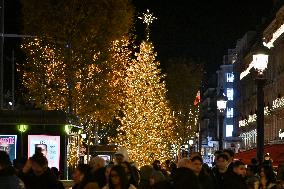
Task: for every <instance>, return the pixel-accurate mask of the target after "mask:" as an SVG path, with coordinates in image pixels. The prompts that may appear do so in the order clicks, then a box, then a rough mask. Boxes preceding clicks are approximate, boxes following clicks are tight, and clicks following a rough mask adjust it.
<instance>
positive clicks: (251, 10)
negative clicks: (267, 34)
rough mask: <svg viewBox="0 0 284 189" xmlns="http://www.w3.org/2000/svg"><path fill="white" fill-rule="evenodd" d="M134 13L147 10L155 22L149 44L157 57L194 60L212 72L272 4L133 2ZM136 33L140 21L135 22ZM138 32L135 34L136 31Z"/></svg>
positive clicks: (251, 0)
mask: <svg viewBox="0 0 284 189" xmlns="http://www.w3.org/2000/svg"><path fill="white" fill-rule="evenodd" d="M134 4H135V6H136V7H137V12H138V13H139V12H143V11H145V10H146V9H147V8H149V9H150V11H151V12H153V13H154V16H155V17H157V18H158V19H157V20H155V21H154V23H153V24H152V27H151V29H152V33H151V40H152V41H153V42H154V45H155V48H156V51H157V52H158V57H159V59H160V60H161V64H163V60H165V59H167V58H171V57H180V56H184V57H189V58H197V59H200V60H202V61H204V62H205V63H206V69H207V71H208V72H212V73H213V72H215V71H216V69H217V67H218V66H219V65H220V64H221V63H222V58H223V55H225V54H226V53H227V49H229V48H234V47H235V44H236V41H237V40H238V39H239V38H241V37H242V36H243V35H244V34H245V32H247V31H249V30H255V29H256V26H257V25H258V24H260V23H261V20H262V18H263V17H265V16H267V15H269V13H270V12H271V10H272V5H273V2H272V0H263V1H262V0H216V1H214V0H175V1H173V0H134ZM137 22H140V23H137V24H136V25H138V28H137V29H138V30H139V28H140V27H141V26H140V25H141V21H140V20H138V21H137ZM138 32H139V31H138Z"/></svg>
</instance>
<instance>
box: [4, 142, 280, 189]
mask: <svg viewBox="0 0 284 189" xmlns="http://www.w3.org/2000/svg"><path fill="white" fill-rule="evenodd" d="M214 158H215V159H214V162H213V164H212V167H209V166H208V164H206V163H204V161H203V158H202V156H201V154H200V153H198V152H192V153H191V154H190V155H189V157H183V158H180V159H179V160H178V161H177V162H174V161H171V160H167V161H165V162H160V161H159V160H155V161H153V163H152V164H151V165H144V166H142V167H140V168H138V167H137V166H136V165H135V163H133V162H130V161H129V159H128V153H127V150H126V149H125V148H120V149H118V151H117V152H116V153H115V155H114V162H109V163H108V164H106V161H105V160H104V159H103V158H102V157H100V156H95V157H92V158H91V160H90V161H89V164H79V165H78V166H76V168H75V169H74V170H73V172H72V179H73V186H72V189H283V188H284V165H279V167H278V171H277V174H276V173H275V170H274V169H273V166H272V163H271V160H269V159H266V158H265V161H264V162H263V163H258V162H257V160H256V159H252V161H251V164H249V165H245V164H244V163H243V162H242V161H240V160H236V159H234V152H233V151H232V150H230V149H225V150H223V151H216V152H215V154H214ZM0 189H64V186H63V183H62V182H61V180H60V172H59V171H58V169H57V168H55V167H52V168H49V167H48V161H47V159H46V157H45V156H44V155H43V154H42V153H40V152H36V153H35V154H34V155H33V156H32V157H30V158H29V159H28V160H26V161H14V162H13V165H12V163H11V161H10V159H9V156H8V154H7V153H6V152H4V151H0Z"/></svg>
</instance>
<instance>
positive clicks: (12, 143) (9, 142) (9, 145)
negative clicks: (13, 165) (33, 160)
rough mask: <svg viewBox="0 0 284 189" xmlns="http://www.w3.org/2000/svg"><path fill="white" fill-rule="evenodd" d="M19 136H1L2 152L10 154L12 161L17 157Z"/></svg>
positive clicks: (0, 147) (0, 145) (0, 148)
mask: <svg viewBox="0 0 284 189" xmlns="http://www.w3.org/2000/svg"><path fill="white" fill-rule="evenodd" d="M16 145H17V135H0V150H1V151H6V152H7V153H8V154H9V157H10V160H11V161H13V160H14V159H16V157H17V150H16Z"/></svg>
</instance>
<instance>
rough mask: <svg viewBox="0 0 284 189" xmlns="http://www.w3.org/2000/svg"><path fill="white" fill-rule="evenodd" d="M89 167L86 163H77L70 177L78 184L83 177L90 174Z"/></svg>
mask: <svg viewBox="0 0 284 189" xmlns="http://www.w3.org/2000/svg"><path fill="white" fill-rule="evenodd" d="M90 171H91V168H90V166H89V165H87V164H79V165H78V166H77V167H76V169H75V171H74V172H73V174H72V178H73V180H74V183H75V184H79V183H81V182H82V181H83V179H84V177H85V176H86V175H88V174H90Z"/></svg>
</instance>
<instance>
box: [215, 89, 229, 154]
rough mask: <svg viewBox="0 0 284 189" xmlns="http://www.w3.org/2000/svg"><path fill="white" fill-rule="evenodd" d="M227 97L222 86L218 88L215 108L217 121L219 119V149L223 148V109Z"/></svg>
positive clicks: (224, 108)
mask: <svg viewBox="0 0 284 189" xmlns="http://www.w3.org/2000/svg"><path fill="white" fill-rule="evenodd" d="M227 100H228V98H227V97H226V96H225V95H224V90H223V88H221V89H220V91H219V94H218V95H217V109H218V114H219V116H218V119H219V120H218V121H219V150H223V123H224V117H225V115H224V111H225V110H226V106H227Z"/></svg>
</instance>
